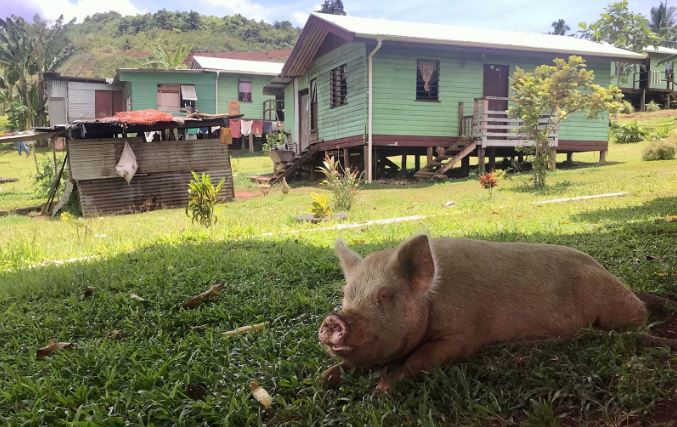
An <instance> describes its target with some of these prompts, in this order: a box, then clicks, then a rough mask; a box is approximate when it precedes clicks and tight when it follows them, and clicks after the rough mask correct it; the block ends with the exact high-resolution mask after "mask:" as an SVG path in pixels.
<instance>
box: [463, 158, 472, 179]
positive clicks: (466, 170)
mask: <svg viewBox="0 0 677 427" xmlns="http://www.w3.org/2000/svg"><path fill="white" fill-rule="evenodd" d="M461 172H462V173H463V176H465V177H467V176H469V175H470V156H465V157H464V158H462V159H461Z"/></svg>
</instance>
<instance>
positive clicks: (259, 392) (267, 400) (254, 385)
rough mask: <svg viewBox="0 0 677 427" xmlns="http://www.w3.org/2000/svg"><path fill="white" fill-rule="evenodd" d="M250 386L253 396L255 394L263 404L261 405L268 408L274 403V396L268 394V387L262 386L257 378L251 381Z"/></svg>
mask: <svg viewBox="0 0 677 427" xmlns="http://www.w3.org/2000/svg"><path fill="white" fill-rule="evenodd" d="M249 388H250V389H251V391H252V396H254V399H256V400H257V401H258V402H259V403H260V404H261V406H263V407H264V408H266V409H268V408H270V406H271V405H272V404H273V398H272V397H270V394H268V392H267V391H266V389H264V388H263V387H261V386H260V385H259V383H258V382H257V381H256V380H254V381H252V382H251V384H250V385H249Z"/></svg>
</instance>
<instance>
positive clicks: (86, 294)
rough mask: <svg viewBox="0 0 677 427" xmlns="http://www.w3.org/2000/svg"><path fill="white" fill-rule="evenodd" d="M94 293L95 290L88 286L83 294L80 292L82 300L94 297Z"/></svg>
mask: <svg viewBox="0 0 677 427" xmlns="http://www.w3.org/2000/svg"><path fill="white" fill-rule="evenodd" d="M95 292H96V288H92V287H91V286H88V287H86V288H85V290H84V292H82V299H87V298H89V297H91V296H92V295H94V293H95Z"/></svg>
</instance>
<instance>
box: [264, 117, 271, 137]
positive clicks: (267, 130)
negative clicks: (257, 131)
mask: <svg viewBox="0 0 677 427" xmlns="http://www.w3.org/2000/svg"><path fill="white" fill-rule="evenodd" d="M272 131H273V122H271V121H270V120H266V121H265V122H263V133H265V134H266V135H267V134H269V133H271V132H272Z"/></svg>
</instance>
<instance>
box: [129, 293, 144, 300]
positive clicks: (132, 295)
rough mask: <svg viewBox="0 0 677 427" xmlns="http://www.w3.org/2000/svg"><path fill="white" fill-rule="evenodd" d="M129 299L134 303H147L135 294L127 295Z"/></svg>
mask: <svg viewBox="0 0 677 427" xmlns="http://www.w3.org/2000/svg"><path fill="white" fill-rule="evenodd" d="M129 299H131V300H134V301H138V302H148V301H147V300H145V299H143V298H141V297H140V296H139V295H137V294H135V293H134V292H132V293H131V294H129Z"/></svg>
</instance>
